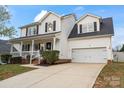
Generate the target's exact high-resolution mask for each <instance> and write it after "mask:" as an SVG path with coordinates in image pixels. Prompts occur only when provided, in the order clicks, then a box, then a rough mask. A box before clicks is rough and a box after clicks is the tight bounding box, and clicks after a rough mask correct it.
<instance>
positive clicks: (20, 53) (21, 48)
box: [20, 41, 23, 56]
mask: <svg viewBox="0 0 124 93" xmlns="http://www.w3.org/2000/svg"><path fill="white" fill-rule="evenodd" d="M22 46H23V41H21V44H20V56H22Z"/></svg>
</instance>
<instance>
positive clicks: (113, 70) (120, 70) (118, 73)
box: [94, 62, 124, 88]
mask: <svg viewBox="0 0 124 93" xmlns="http://www.w3.org/2000/svg"><path fill="white" fill-rule="evenodd" d="M113 76H114V77H117V78H120V80H118V81H119V82H120V84H119V85H118V86H111V84H110V82H111V81H112V77H113ZM105 77H107V78H108V79H109V78H110V80H106V79H105ZM118 81H117V82H118ZM115 83H116V80H115ZM94 87H97V88H98V87H101V88H107V87H110V88H111V87H120V88H124V62H118V63H117V62H113V63H112V64H107V65H106V66H105V67H104V68H103V69H102V71H101V73H100V74H99V76H98V77H97V80H96V82H95V84H94Z"/></svg>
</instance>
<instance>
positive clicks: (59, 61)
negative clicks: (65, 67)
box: [55, 59, 71, 64]
mask: <svg viewBox="0 0 124 93" xmlns="http://www.w3.org/2000/svg"><path fill="white" fill-rule="evenodd" d="M70 62H71V59H59V60H57V61H56V62H55V63H56V64H57V63H70Z"/></svg>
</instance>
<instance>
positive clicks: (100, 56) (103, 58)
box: [72, 48, 107, 63]
mask: <svg viewBox="0 0 124 93" xmlns="http://www.w3.org/2000/svg"><path fill="white" fill-rule="evenodd" d="M72 62H81V63H105V62H107V53H106V48H90V49H83V48H82V49H73V50H72Z"/></svg>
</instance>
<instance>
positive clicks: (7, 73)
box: [0, 64, 35, 80]
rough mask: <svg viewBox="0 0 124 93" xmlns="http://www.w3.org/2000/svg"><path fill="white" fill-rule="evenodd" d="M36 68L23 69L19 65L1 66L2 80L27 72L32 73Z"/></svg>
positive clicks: (0, 75) (0, 77)
mask: <svg viewBox="0 0 124 93" xmlns="http://www.w3.org/2000/svg"><path fill="white" fill-rule="evenodd" d="M33 69H35V68H29V67H23V66H20V65H19V64H6V65H0V80H3V79H7V78H9V77H12V76H15V75H17V74H21V73H24V72H27V71H31V70H33Z"/></svg>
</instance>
